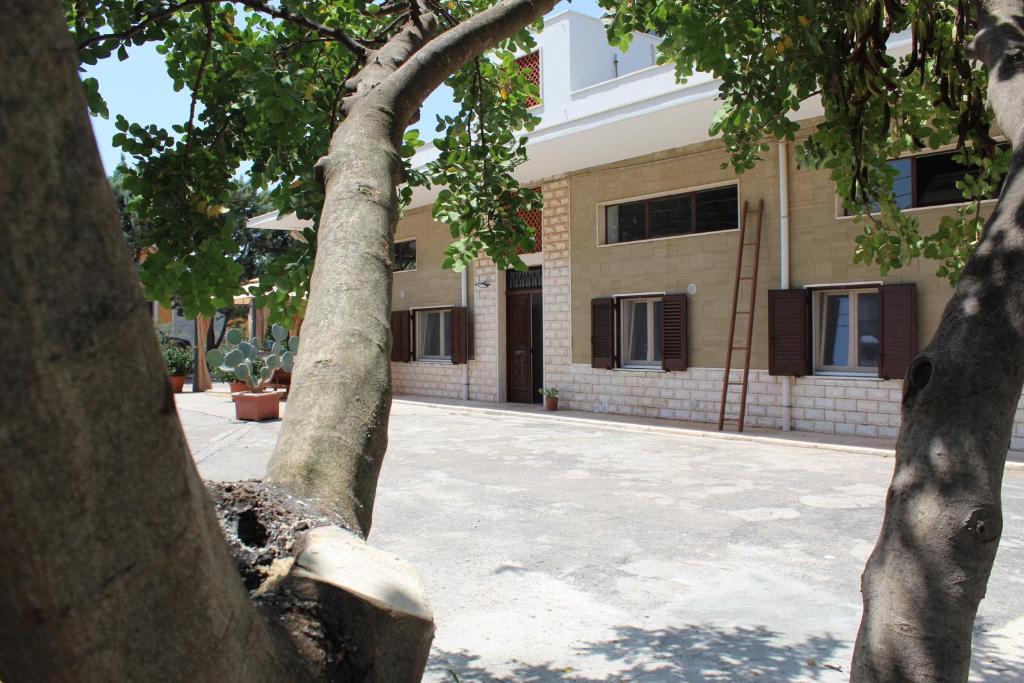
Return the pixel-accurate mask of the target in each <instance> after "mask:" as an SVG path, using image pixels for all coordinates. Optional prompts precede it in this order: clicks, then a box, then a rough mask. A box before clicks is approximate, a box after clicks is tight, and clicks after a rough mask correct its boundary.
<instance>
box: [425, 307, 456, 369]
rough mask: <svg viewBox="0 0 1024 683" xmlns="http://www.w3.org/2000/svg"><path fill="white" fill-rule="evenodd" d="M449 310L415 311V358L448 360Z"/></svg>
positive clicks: (450, 355)
mask: <svg viewBox="0 0 1024 683" xmlns="http://www.w3.org/2000/svg"><path fill="white" fill-rule="evenodd" d="M451 316H452V312H451V309H438V310H426V311H416V358H417V359H419V360H450V359H451V357H452V340H451V337H450V334H451V329H452V325H451Z"/></svg>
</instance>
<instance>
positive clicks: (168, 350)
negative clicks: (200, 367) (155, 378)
mask: <svg viewBox="0 0 1024 683" xmlns="http://www.w3.org/2000/svg"><path fill="white" fill-rule="evenodd" d="M161 352H162V353H163V356H164V364H165V365H166V366H167V372H169V373H171V374H172V375H187V374H189V373H191V372H192V370H193V368H194V367H195V358H194V357H193V355H192V349H185V348H182V347H180V346H172V345H167V346H164V347H163V348H162V349H161Z"/></svg>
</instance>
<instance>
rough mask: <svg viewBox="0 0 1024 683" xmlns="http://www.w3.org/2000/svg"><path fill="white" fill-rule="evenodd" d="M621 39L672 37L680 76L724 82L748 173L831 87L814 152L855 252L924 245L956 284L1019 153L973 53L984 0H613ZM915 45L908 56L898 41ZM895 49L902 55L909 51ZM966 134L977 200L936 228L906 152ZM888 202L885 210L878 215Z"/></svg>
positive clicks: (805, 148)
mask: <svg viewBox="0 0 1024 683" xmlns="http://www.w3.org/2000/svg"><path fill="white" fill-rule="evenodd" d="M602 5H603V6H604V7H605V8H606V9H607V10H608V11H609V17H608V20H609V24H608V31H609V35H610V36H611V38H612V39H613V40H614V41H616V42H618V43H619V44H620V45H625V44H627V43H628V42H629V39H630V32H631V31H633V30H639V31H648V32H655V33H657V34H659V35H661V36H663V40H662V43H661V46H660V50H661V56H660V59H661V60H662V62H674V63H675V65H676V74H677V77H679V78H680V79H685V78H686V77H689V76H691V75H692V74H693V73H694V71H695V70H698V71H702V72H707V73H711V74H713V75H714V76H715V77H716V78H719V79H721V81H722V83H721V86H720V90H719V93H720V96H721V99H722V100H723V103H724V104H723V106H722V108H721V110H720V111H719V113H718V115H717V116H716V118H715V120H714V123H713V126H712V129H711V132H712V133H713V134H718V133H720V134H721V135H722V139H723V141H724V142H725V144H726V146H727V148H728V149H729V151H730V152H731V154H732V165H733V167H734V168H735V169H736V171H737V172H738V173H742V172H743V171H745V170H748V169H750V168H751V167H753V166H754V164H756V163H757V162H758V161H759V159H760V157H761V154H762V153H764V152H765V151H766V150H767V149H768V143H767V141H766V139H770V138H778V139H788V140H794V139H795V138H796V136H797V133H798V131H799V130H800V124H799V123H797V122H796V121H794V120H793V118H792V113H793V112H795V111H796V110H797V109H799V107H800V106H801V103H803V102H804V101H805V100H808V99H809V98H812V97H815V96H819V97H820V98H821V103H822V105H823V107H824V120H823V121H821V123H819V124H818V125H817V126H816V128H815V129H814V130H813V131H812V132H811V133H810V135H808V136H807V137H806V138H805V139H803V140H802V141H801V144H800V145H799V158H800V160H801V163H803V164H805V165H807V166H810V167H813V168H827V169H829V171H830V172H831V176H832V180H833V181H834V182H835V184H836V187H837V189H838V192H839V195H840V197H842V198H843V202H844V207H845V209H846V210H847V211H848V212H850V213H851V214H854V215H856V216H857V220H859V221H861V222H862V223H863V225H864V230H863V232H862V234H860V235H859V236H858V237H857V244H856V248H855V251H854V261H855V262H862V263H867V264H870V263H877V264H878V265H879V267H880V270H881V271H882V273H883V274H885V273H887V272H888V271H889V270H891V269H893V268H899V267H901V266H903V265H906V264H907V263H908V262H910V261H911V260H912V259H914V258H917V257H919V256H924V257H926V258H931V259H937V260H938V261H939V262H940V265H939V267H938V273H939V275H941V276H945V277H948V278H950V280H952V281H954V282H955V281H956V279H957V277H958V275H959V272H960V269H961V267H962V266H963V263H964V261H965V260H966V258H967V257H968V256H969V255H970V253H971V252H972V251H973V249H974V247H975V245H976V244H977V241H978V238H979V236H980V231H981V228H982V226H983V225H984V219H983V217H982V216H981V204H980V202H981V200H982V199H984V198H987V197H991V196H993V195H994V193H995V191H996V190H997V189H998V187H999V182H1000V179H1001V177H1002V175H1003V174H1004V173H1005V172H1006V168H1007V165H1008V154H1007V153H1006V152H1005V151H1004V150H1002V149H1000V148H999V147H998V146H997V145H996V144H995V141H994V140H993V138H992V136H991V130H992V117H991V113H990V111H989V110H988V108H987V106H986V76H985V73H984V71H983V69H982V67H981V65H980V64H979V63H977V62H975V61H973V60H972V59H971V57H970V54H969V45H970V41H971V39H972V38H973V34H974V32H975V31H976V27H977V5H978V3H976V2H971V1H970V0H946V1H923V0H904V1H901V0H851V1H850V2H833V1H832V0H796V1H792V0H785V1H784V0H728V1H720V0H694V1H689V2H675V1H674V0H633V1H632V2H628V3H616V2H611V1H610V0H604V1H603V2H602ZM902 40H907V41H909V42H910V46H909V51H907V52H906V54H904V55H902V56H896V55H894V54H891V53H889V52H888V51H887V45H888V44H890V43H895V42H897V41H902ZM893 52H896V51H895V50H894V51H893ZM953 143H955V144H956V145H957V147H958V157H957V159H958V160H959V161H961V162H963V163H967V164H977V165H979V166H980V167H981V172H980V173H979V174H977V176H969V177H968V178H966V179H965V180H964V181H963V182H962V183H959V184H958V185H959V187H960V189H961V190H962V192H963V196H964V199H965V202H966V203H965V204H964V205H962V206H960V207H958V208H957V210H956V212H955V215H952V216H947V217H946V218H944V219H943V220H942V223H941V225H940V227H939V229H938V230H937V231H936V232H934V233H931V234H922V232H921V229H920V224H919V221H918V219H917V218H916V217H914V216H913V215H910V214H906V213H903V212H901V211H900V209H899V208H898V206H897V203H896V197H895V195H894V192H893V181H894V178H895V177H896V175H897V174H896V171H895V170H894V169H893V168H892V167H891V166H890V165H889V164H888V163H887V162H888V160H890V159H894V158H896V157H898V156H900V155H904V154H907V153H913V152H918V151H920V150H923V149H937V148H939V147H942V146H945V145H950V144H953ZM873 212H874V213H873Z"/></svg>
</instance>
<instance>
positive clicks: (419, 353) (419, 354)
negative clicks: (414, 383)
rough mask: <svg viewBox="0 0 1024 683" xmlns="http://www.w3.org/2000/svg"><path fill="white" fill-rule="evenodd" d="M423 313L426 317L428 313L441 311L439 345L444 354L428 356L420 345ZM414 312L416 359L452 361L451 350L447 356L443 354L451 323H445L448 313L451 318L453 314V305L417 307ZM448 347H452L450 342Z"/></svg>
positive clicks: (430, 361)
mask: <svg viewBox="0 0 1024 683" xmlns="http://www.w3.org/2000/svg"><path fill="white" fill-rule="evenodd" d="M421 313H422V314H424V315H423V317H424V318H425V317H426V314H429V313H440V316H439V320H440V323H439V324H440V327H441V329H440V330H439V331H438V347H439V348H440V350H441V352H442V355H440V356H428V355H424V354H423V349H422V348H421V346H420V339H421V336H420V330H421V329H422V328H421V324H422V323H421V322H420V321H421V316H420V314H421ZM412 314H413V320H414V324H413V330H414V332H415V339H413V344H414V345H415V353H416V360H418V361H424V362H427V363H442V362H451V360H452V355H451V353H450V352H449V354H448V355H447V356H445V355H443V352H444V348H445V341H447V337H448V327H449V326H450V325H446V324H445V316H446V315H447V316H448V317H449V319H450V318H451V315H452V308H451V306H444V307H440V308H437V307H435V308H416V309H413V311H412ZM448 348H449V349H450V348H451V345H450V344H449V346H448Z"/></svg>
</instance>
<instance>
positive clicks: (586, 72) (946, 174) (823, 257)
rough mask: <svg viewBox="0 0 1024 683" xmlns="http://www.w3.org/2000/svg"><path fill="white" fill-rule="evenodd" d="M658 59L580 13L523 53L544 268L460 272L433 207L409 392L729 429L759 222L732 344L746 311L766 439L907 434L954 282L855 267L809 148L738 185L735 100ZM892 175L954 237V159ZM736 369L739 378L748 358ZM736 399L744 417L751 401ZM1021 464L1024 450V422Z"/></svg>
mask: <svg viewBox="0 0 1024 683" xmlns="http://www.w3.org/2000/svg"><path fill="white" fill-rule="evenodd" d="M656 44H657V40H656V39H655V38H653V37H650V36H642V35H638V36H637V39H636V40H634V42H633V43H632V45H631V47H630V49H629V51H628V52H625V53H623V52H619V51H618V50H616V49H615V48H612V47H610V46H608V45H607V43H606V40H605V38H604V30H603V27H602V26H601V24H600V22H599V21H598V20H597V19H594V18H592V17H588V16H585V15H581V14H577V13H574V12H565V13H563V14H560V15H558V16H556V17H554V18H553V19H550V20H548V21H547V23H546V27H545V29H544V31H543V32H542V33H541V34H540V35H539V36H538V45H539V49H538V51H537V53H535V54H533V55H526V56H524V59H526V60H529V61H528V62H527V63H529V64H530V65H531V68H532V66H533V65H534V64H536V65H538V68H537V69H536V76H537V78H538V82H539V84H540V86H541V95H542V98H543V101H542V102H541V103H540V104H539V105H538V106H537V107H536V112H537V115H538V116H540V118H541V124H540V125H539V126H538V127H537V129H536V130H535V131H534V133H532V134H531V137H530V144H529V147H528V153H529V161H528V162H527V163H526V164H524V165H523V167H521V169H520V171H519V176H520V181H521V182H523V183H524V184H525V185H528V186H532V187H536V188H537V189H539V190H540V191H541V192H542V194H543V198H544V208H543V211H542V212H541V214H540V215H539V216H536V217H531V218H532V219H533V220H534V221H535V225H536V226H537V228H538V230H539V233H540V237H541V239H540V240H539V242H540V248H539V251H538V252H537V253H534V254H528V255H526V256H525V257H524V260H525V261H526V263H527V264H528V265H529V266H530V270H529V271H528V272H526V273H522V272H515V271H499V270H498V269H497V268H496V267H495V266H494V264H493V263H492V262H490V261H489V260H487V259H485V258H482V259H479V260H477V261H476V262H475V263H474V264H472V267H470V268H469V269H468V270H467V272H466V273H463V274H460V273H455V272H452V271H445V270H443V269H442V268H441V262H442V259H443V251H444V248H445V247H446V246H447V244H448V242H449V241H450V236H449V233H448V229H447V227H446V226H444V225H440V224H438V223H435V222H434V221H433V220H432V219H431V215H430V205H431V203H432V200H433V196H432V195H431V194H430V193H429V192H427V191H422V190H421V191H419V192H418V193H417V194H416V195H415V197H414V201H413V204H412V206H411V207H410V209H409V210H407V212H406V214H405V216H404V217H403V219H402V220H401V222H400V224H399V226H398V230H397V234H396V237H395V242H396V264H397V265H396V272H395V275H394V288H393V289H394V293H393V299H392V307H393V310H394V314H393V317H392V326H393V329H394V337H395V350H394V352H393V355H392V361H393V362H392V374H393V381H394V390H395V393H396V394H409V395H418V396H433V397H444V398H450V399H465V400H472V401H487V402H506V401H511V402H526V403H530V402H536V401H539V398H540V397H539V395H538V390H539V389H540V388H541V387H554V388H557V389H558V390H559V391H560V395H561V402H562V405H563V406H565V407H567V408H570V409H576V410H583V411H592V412H595V413H614V414H620V415H637V416H644V417H654V418H668V419H674V420H684V421H692V422H706V423H714V422H717V420H718V417H719V408H720V405H721V396H722V388H723V380H724V368H725V365H726V357H727V354H728V353H730V350H729V348H728V347H729V344H728V333H729V324H730V317H731V316H732V311H733V304H732V298H733V296H734V286H735V283H736V278H737V267H736V262H737V250H738V248H739V238H740V231H739V229H738V228H739V224H740V222H741V220H743V216H744V214H745V213H746V220H747V226H748V238H752V235H753V229H754V227H755V226H756V225H757V223H758V222H760V227H761V239H760V250H759V259H758V266H759V267H758V271H757V277H756V282H755V283H754V284H755V287H754V289H753V291H754V292H755V297H756V302H752V301H750V288H749V287H741V288H740V290H741V295H740V297H739V300H738V302H737V306H736V308H737V310H738V311H740V312H741V313H740V314H739V315H738V316H737V322H738V323H739V324H738V325H737V329H738V330H739V331H740V333H738V334H737V340H738V341H734V343H733V346H736V345H737V344H739V343H740V342H741V341H742V339H743V335H742V334H741V332H742V331H743V330H744V329H745V325H746V321H745V319H743V318H742V316H743V315H744V314H745V313H744V312H747V313H746V314H750V315H752V317H753V335H752V342H751V347H750V351H749V353H750V366H751V371H750V377H749V383H748V395H747V402H746V407H745V411H746V423H747V424H748V425H751V426H758V427H767V428H775V429H784V430H788V429H793V430H800V431H810V432H821V433H828V434H841V435H857V436H866V437H883V438H891V437H894V436H895V435H896V433H897V430H898V428H899V423H900V403H901V386H902V377H903V373H904V371H905V369H906V366H907V364H908V363H909V361H910V359H911V358H912V357H913V355H914V354H915V353H916V352H917V350H918V347H923V346H924V344H926V343H927V341H928V340H929V339H930V337H931V336H932V334H933V333H934V331H935V329H936V327H937V325H938V322H939V318H940V316H941V314H942V311H943V308H944V306H945V304H946V302H947V301H948V300H949V298H950V295H951V292H952V290H951V288H950V284H949V283H948V281H946V280H945V279H940V278H938V277H937V276H936V275H935V272H934V271H935V267H936V264H935V263H931V262H928V261H915V262H914V263H912V264H910V265H909V266H907V267H905V268H903V269H901V270H899V271H895V272H892V273H890V274H889V275H887V276H886V277H881V276H880V275H879V272H878V269H877V267H872V266H864V265H858V264H854V263H853V250H854V244H855V243H854V240H855V237H856V236H857V235H858V234H859V233H860V232H861V231H862V226H860V225H859V224H858V223H856V222H855V221H854V219H852V218H850V217H847V216H844V215H843V212H842V208H841V204H840V202H839V200H838V199H837V197H836V193H835V188H834V186H833V184H832V182H831V181H830V179H829V176H828V172H827V171H816V170H808V169H803V168H799V167H798V165H797V164H796V162H795V154H794V144H793V143H780V144H776V145H774V146H773V147H772V150H771V153H770V154H769V155H766V158H765V159H764V160H763V161H762V162H761V163H760V164H759V165H758V166H757V167H756V168H755V169H753V170H752V171H748V172H746V173H744V174H743V175H741V176H737V175H736V174H735V173H734V172H733V171H732V170H731V168H729V167H728V165H727V163H726V162H727V161H728V155H727V153H726V151H725V150H724V147H723V145H722V144H721V142H720V141H718V140H716V139H711V138H709V136H708V135H707V130H708V128H709V124H710V121H711V117H712V115H713V114H714V112H715V110H716V109H717V102H716V101H715V94H716V92H717V83H716V82H715V81H714V80H712V79H711V78H710V77H707V76H703V75H700V74H698V75H696V76H695V77H694V78H692V79H691V80H690V81H689V82H688V83H686V84H684V85H680V84H678V83H676V81H675V78H674V74H673V69H672V67H671V66H669V65H665V66H659V65H656V54H655V46H656ZM893 49H895V50H899V49H905V45H903V44H901V43H899V42H897V43H895V44H894V45H893ZM803 114H804V116H805V119H804V127H803V129H802V131H801V134H800V135H804V136H805V135H807V134H808V133H809V132H810V131H811V130H812V128H813V126H814V124H815V121H816V118H817V117H818V116H820V114H821V111H820V108H819V107H818V106H817V105H816V104H815V103H814V102H809V103H807V106H806V108H805V111H804V112H803ZM799 137H800V136H798V139H799ZM434 153H436V152H435V151H434V150H432V149H429V148H427V149H424V150H423V151H421V152H420V154H419V155H418V161H420V162H425V161H427V160H428V159H429V158H430V155H431V154H434ZM893 163H894V165H895V166H896V168H897V170H898V171H899V173H900V180H899V181H898V183H897V187H898V188H901V189H902V190H904V191H903V192H902V193H901V201H903V202H904V206H905V208H906V210H907V211H911V212H914V213H915V214H916V215H917V216H918V217H919V218H920V221H921V225H922V230H924V231H928V230H932V229H935V228H936V227H937V226H938V223H939V221H940V219H941V218H942V216H944V215H946V214H948V213H950V212H951V211H952V210H953V207H955V204H956V202H957V201H958V200H959V193H958V192H957V191H956V189H955V185H954V183H955V181H956V178H957V177H959V176H958V174H960V175H962V174H963V173H964V172H966V171H965V169H963V168H960V167H959V166H958V165H957V164H956V163H955V162H953V161H952V160H951V153H949V152H944V151H941V150H939V151H937V152H934V153H930V154H925V155H920V156H918V157H915V158H913V159H901V160H898V161H894V162H893ZM435 191H436V190H435ZM991 204H992V202H987V203H986V210H990V209H991ZM759 206H760V207H762V208H761V211H760V214H758V213H757V212H756V211H755V210H756V208H757V207H759ZM745 207H746V208H745ZM746 253H747V257H746V258H747V264H748V265H747V266H745V268H744V272H743V273H741V275H742V276H749V275H750V270H749V267H750V265H749V264H750V262H751V260H750V253H751V252H750V250H749V249H748V251H747V252H746ZM732 353H733V355H732V361H731V365H732V367H733V368H734V370H733V376H734V377H733V379H738V378H739V374H740V372H741V370H740V369H741V368H742V366H743V353H745V350H743V351H741V352H732ZM727 397H728V398H727V403H728V410H727V412H728V413H729V414H734V413H736V411H737V409H738V403H739V397H738V386H736V385H733V386H729V387H728V390H727ZM1012 448H1014V449H1022V448H1024V412H1018V426H1017V429H1016V430H1015V433H1014V439H1013V443H1012Z"/></svg>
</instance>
